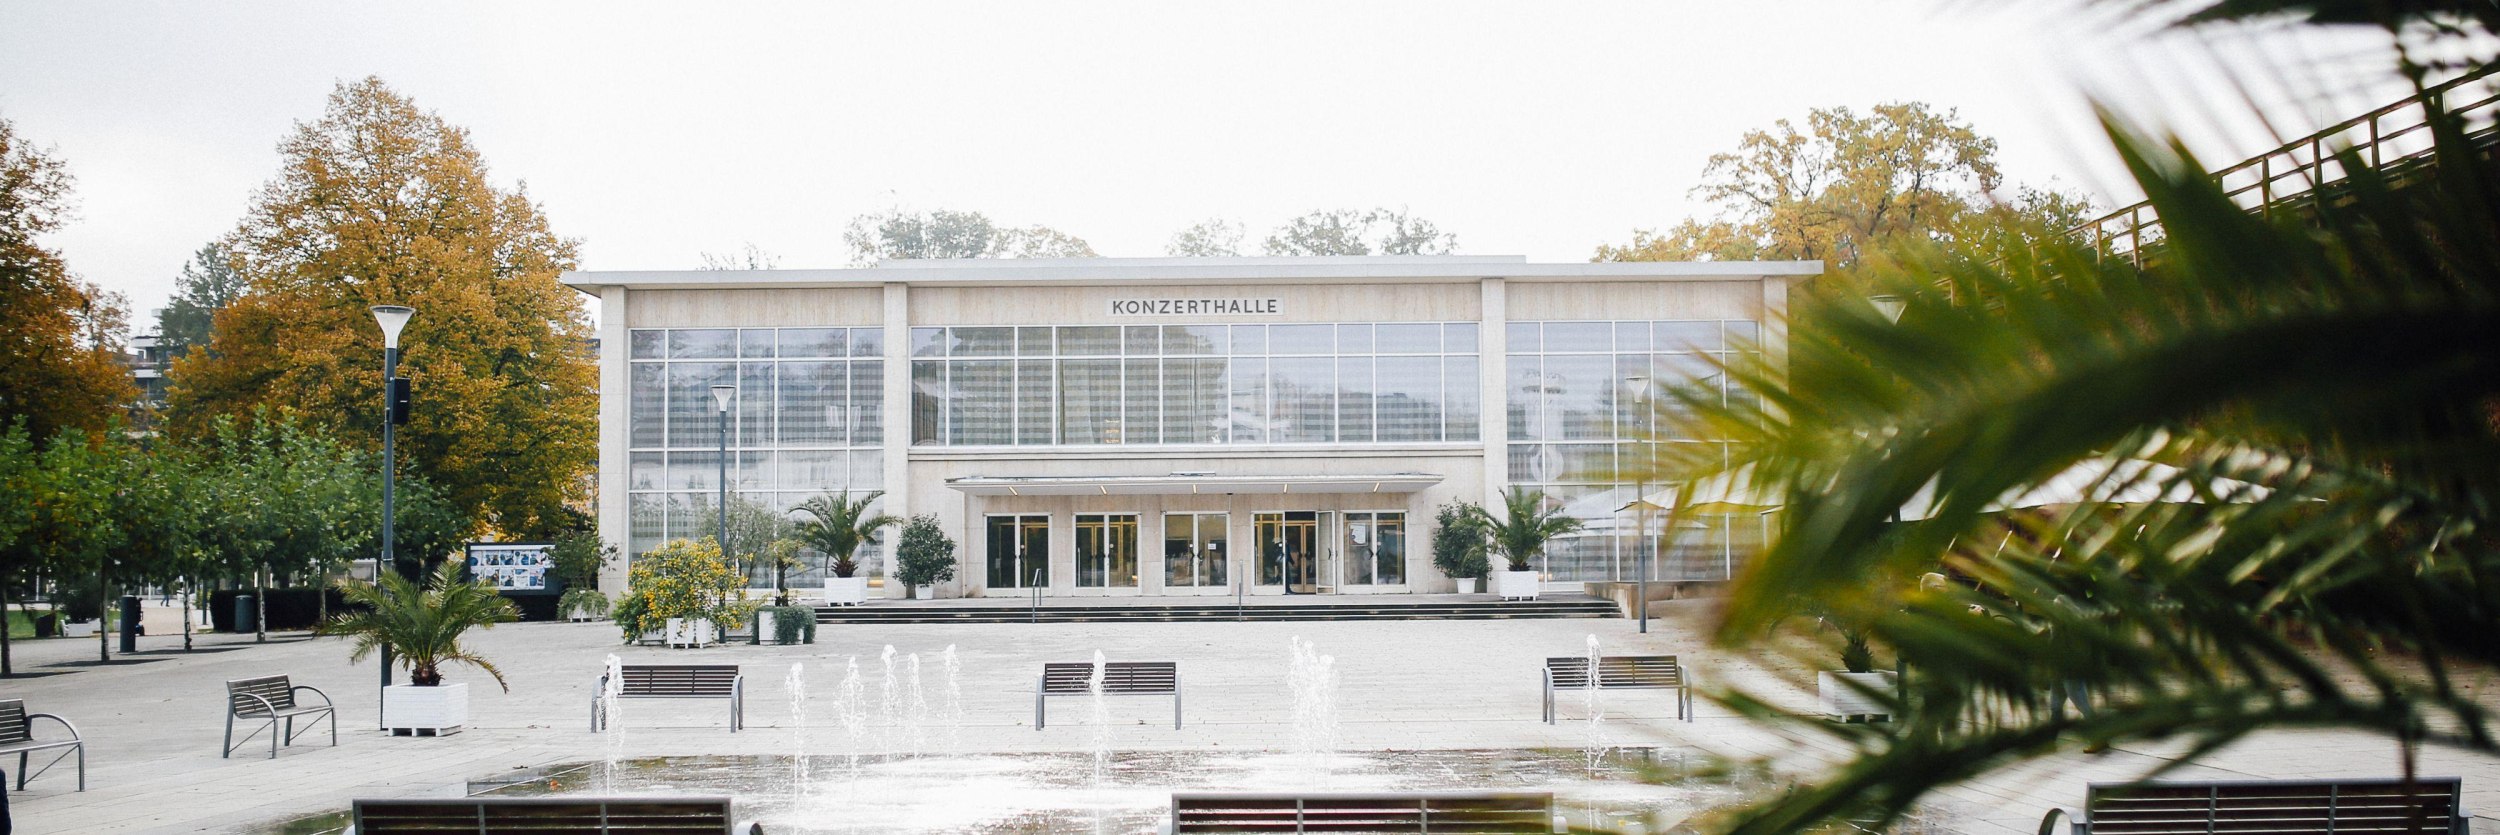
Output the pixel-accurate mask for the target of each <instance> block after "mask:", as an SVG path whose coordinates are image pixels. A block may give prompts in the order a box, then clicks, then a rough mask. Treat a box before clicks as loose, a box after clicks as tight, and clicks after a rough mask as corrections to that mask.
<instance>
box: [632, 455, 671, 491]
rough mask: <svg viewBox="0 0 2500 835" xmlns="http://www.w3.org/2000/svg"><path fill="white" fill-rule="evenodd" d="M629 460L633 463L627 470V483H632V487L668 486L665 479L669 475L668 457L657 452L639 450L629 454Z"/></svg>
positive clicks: (658, 487)
mask: <svg viewBox="0 0 2500 835" xmlns="http://www.w3.org/2000/svg"><path fill="white" fill-rule="evenodd" d="M629 460H630V461H631V462H632V464H631V465H630V468H629V469H628V470H627V473H628V480H627V482H626V483H627V484H628V485H630V489H634V490H660V489H664V488H665V487H666V485H667V481H666V480H665V479H666V478H667V477H668V475H667V472H666V471H667V469H668V461H667V459H666V457H664V456H662V455H661V454H659V453H657V452H637V453H634V454H633V455H631V456H629Z"/></svg>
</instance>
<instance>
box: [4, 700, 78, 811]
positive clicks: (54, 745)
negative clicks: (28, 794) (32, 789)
mask: <svg viewBox="0 0 2500 835" xmlns="http://www.w3.org/2000/svg"><path fill="white" fill-rule="evenodd" d="M37 719H50V720H52V721H54V722H59V723H61V730H62V731H64V732H66V733H68V734H69V738H68V739H36V738H35V720H37ZM51 750H60V752H61V753H59V754H55V755H53V757H52V761H51V762H48V763H44V764H43V768H41V769H38V770H36V772H35V773H34V774H28V773H26V759H27V757H29V756H31V755H33V754H34V753H35V752H37V751H51ZM0 754H16V755H17V790H18V791H25V790H26V781H27V780H30V779H33V778H34V777H35V775H36V774H41V773H43V772H46V771H51V770H52V767H53V766H56V765H60V764H61V760H63V759H67V758H68V757H69V756H70V755H71V754H76V755H78V790H79V791H82V792H83V791H86V790H87V742H86V740H84V739H81V738H79V736H78V726H76V725H72V724H70V723H69V720H67V719H63V718H61V717H58V716H54V715H52V714H49V713H27V712H26V700H24V699H9V700H6V701H0Z"/></svg>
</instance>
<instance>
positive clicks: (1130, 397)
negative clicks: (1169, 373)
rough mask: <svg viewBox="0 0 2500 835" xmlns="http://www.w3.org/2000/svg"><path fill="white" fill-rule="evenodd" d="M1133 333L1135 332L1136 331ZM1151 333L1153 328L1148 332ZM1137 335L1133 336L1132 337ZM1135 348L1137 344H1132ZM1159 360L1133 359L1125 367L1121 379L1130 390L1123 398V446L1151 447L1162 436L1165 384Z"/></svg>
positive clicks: (1123, 393) (1124, 392)
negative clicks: (1143, 445) (1149, 445)
mask: <svg viewBox="0 0 2500 835" xmlns="http://www.w3.org/2000/svg"><path fill="white" fill-rule="evenodd" d="M1131 330H1134V329H1133V328H1132V329H1131ZM1146 330H1147V331H1149V332H1151V331H1153V330H1154V329H1153V328H1147V329H1146ZM1132 335H1133V334H1132ZM1129 344H1130V346H1131V347H1134V346H1135V345H1136V344H1137V343H1135V342H1131V343H1129ZM1156 362H1157V360H1151V359H1133V360H1128V361H1126V362H1124V363H1122V365H1121V368H1122V371H1121V377H1122V378H1124V379H1125V380H1126V382H1127V388H1126V390H1125V391H1123V392H1122V393H1121V395H1120V398H1121V403H1122V404H1123V407H1124V408H1123V409H1122V411H1123V413H1124V414H1123V415H1122V417H1121V421H1120V443H1124V444H1151V443H1155V442H1156V441H1157V439H1158V438H1160V437H1161V436H1162V429H1163V408H1162V407H1163V394H1162V391H1163V383H1162V380H1161V379H1160V372H1159V371H1158V370H1157V368H1156Z"/></svg>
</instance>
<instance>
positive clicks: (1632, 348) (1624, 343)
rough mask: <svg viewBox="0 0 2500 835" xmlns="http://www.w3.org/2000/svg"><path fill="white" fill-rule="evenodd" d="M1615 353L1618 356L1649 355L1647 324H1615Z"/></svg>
mask: <svg viewBox="0 0 2500 835" xmlns="http://www.w3.org/2000/svg"><path fill="white" fill-rule="evenodd" d="M1615 352H1616V353H1620V354H1646V353H1649V323H1648V322H1616V323H1615Z"/></svg>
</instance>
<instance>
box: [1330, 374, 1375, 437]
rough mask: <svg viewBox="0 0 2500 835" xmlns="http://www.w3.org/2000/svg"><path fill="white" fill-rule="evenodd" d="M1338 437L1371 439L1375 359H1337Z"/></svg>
mask: <svg viewBox="0 0 2500 835" xmlns="http://www.w3.org/2000/svg"><path fill="white" fill-rule="evenodd" d="M1337 440H1340V441H1346V442H1350V443H1368V442H1370V441H1371V440H1372V358H1371V357H1368V356H1363V357H1339V358H1338V359H1337Z"/></svg>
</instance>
